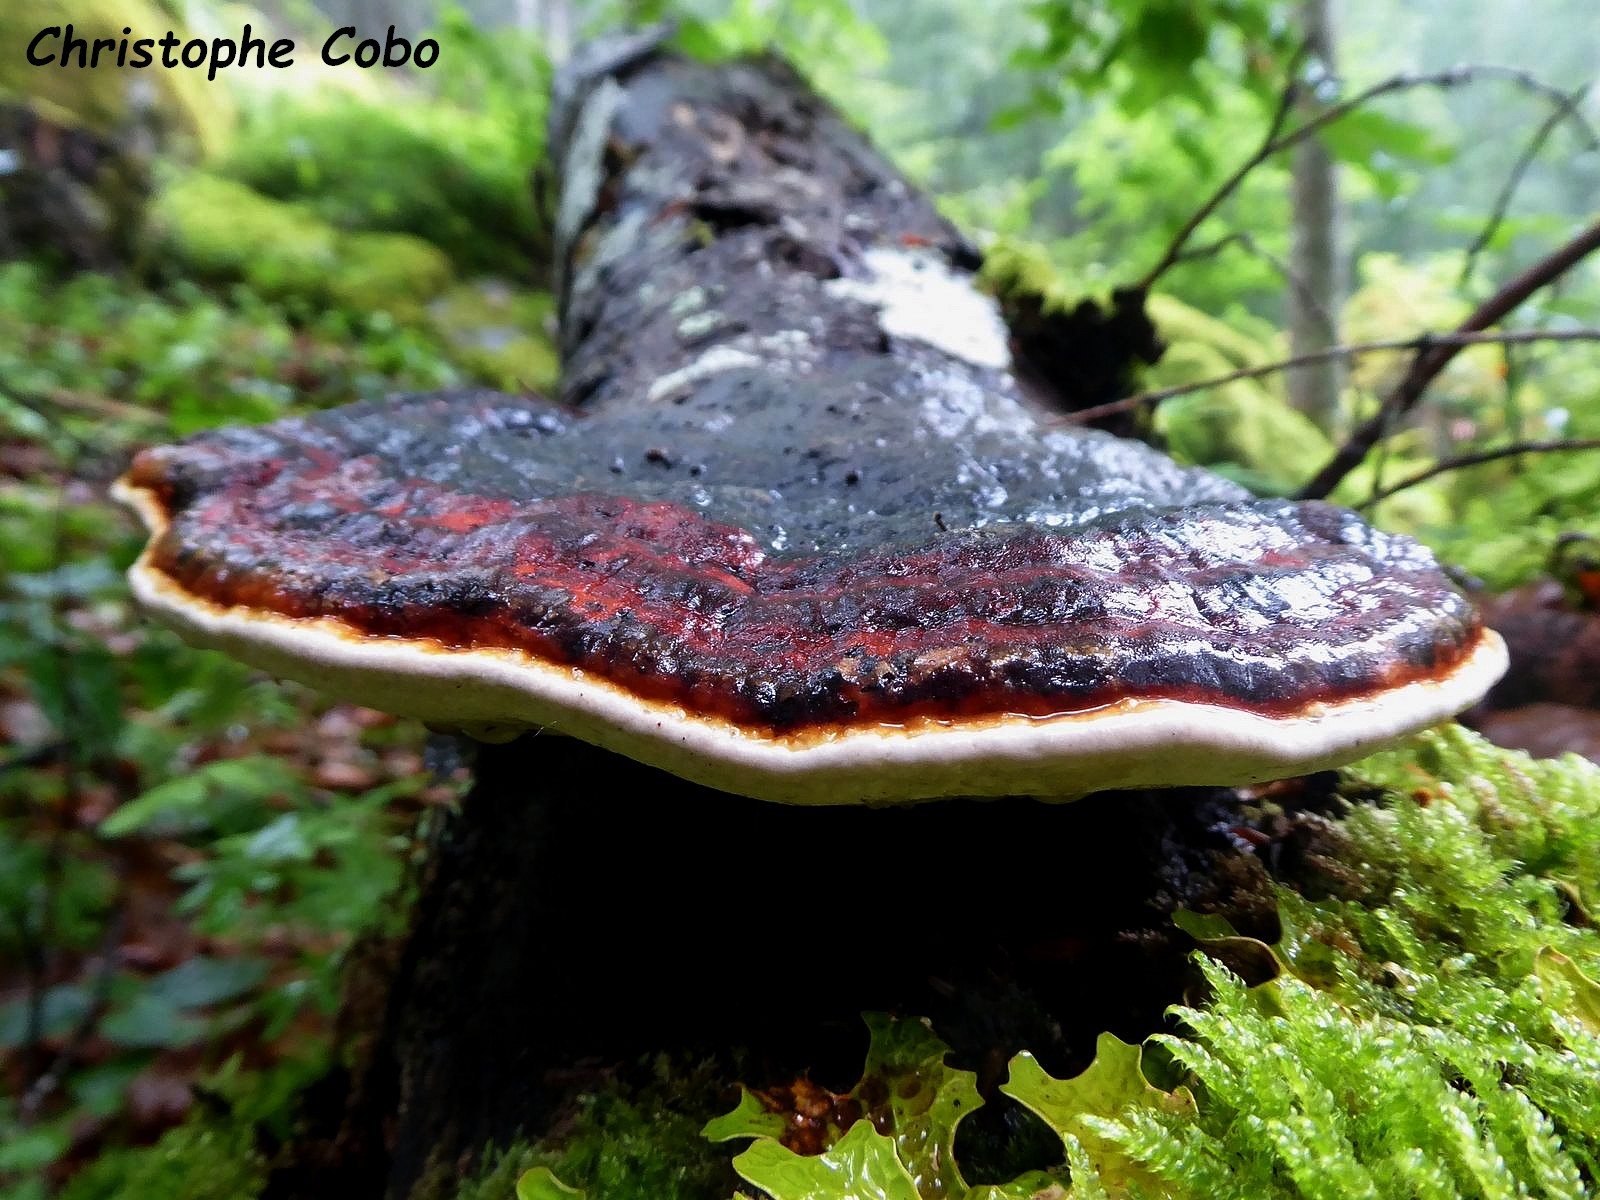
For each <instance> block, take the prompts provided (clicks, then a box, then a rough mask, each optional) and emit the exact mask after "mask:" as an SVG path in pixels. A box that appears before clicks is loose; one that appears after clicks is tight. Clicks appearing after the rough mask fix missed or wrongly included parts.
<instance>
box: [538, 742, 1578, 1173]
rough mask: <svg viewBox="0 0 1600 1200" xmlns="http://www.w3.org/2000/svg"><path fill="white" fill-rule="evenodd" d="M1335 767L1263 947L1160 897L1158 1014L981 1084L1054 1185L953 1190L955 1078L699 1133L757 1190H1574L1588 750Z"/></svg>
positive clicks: (1455, 749) (928, 1062) (932, 1072)
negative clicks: (738, 1149) (1161, 1007)
mask: <svg viewBox="0 0 1600 1200" xmlns="http://www.w3.org/2000/svg"><path fill="white" fill-rule="evenodd" d="M1342 786H1343V790H1344V793H1345V795H1346V796H1348V797H1349V798H1350V800H1351V801H1352V803H1351V806H1350V807H1349V809H1348V811H1346V812H1345V813H1344V814H1343V815H1342V816H1340V817H1338V818H1337V819H1333V820H1329V821H1327V823H1326V826H1325V828H1324V829H1323V830H1322V836H1321V837H1320V839H1319V841H1318V850H1317V853H1318V854H1319V855H1321V856H1323V861H1322V862H1321V864H1320V865H1321V869H1320V870H1317V871H1315V872H1313V871H1309V870H1306V871H1302V875H1301V877H1302V878H1303V879H1304V880H1305V881H1306V883H1307V884H1308V886H1307V888H1306V891H1305V892H1304V893H1302V892H1301V891H1297V890H1295V889H1293V888H1291V887H1288V886H1285V885H1282V884H1280V885H1277V891H1278V901H1279V912H1280V916H1281V919H1282V924H1283V936H1282V939H1281V940H1280V942H1279V943H1278V944H1277V945H1276V946H1273V947H1268V946H1265V945H1262V944H1261V943H1256V942H1250V941H1249V939H1244V938H1240V937H1239V936H1238V935H1237V934H1235V933H1234V932H1233V931H1232V929H1230V928H1229V927H1228V925H1227V923H1226V921H1224V920H1222V919H1221V918H1218V917H1215V916H1211V917H1199V916H1195V915H1194V914H1187V915H1186V916H1184V917H1183V919H1182V921H1181V923H1182V925H1183V927H1184V928H1185V929H1186V930H1189V931H1191V932H1192V933H1193V934H1194V935H1195V936H1196V937H1197V938H1198V939H1199V940H1200V944H1201V946H1202V948H1203V950H1204V951H1205V953H1202V954H1201V955H1199V956H1198V957H1197V965H1198V967H1199V974H1200V976H1201V977H1202V978H1201V979H1200V980H1199V981H1198V982H1199V984H1200V986H1199V987H1197V988H1196V989H1195V992H1194V997H1195V998H1194V999H1193V1000H1192V1001H1190V1002H1189V1003H1186V1004H1183V1005H1179V1006H1176V1007H1175V1008H1174V1009H1173V1010H1172V1015H1173V1017H1174V1019H1175V1024H1176V1027H1177V1028H1178V1030H1179V1031H1180V1032H1179V1033H1176V1034H1172V1035H1158V1036H1156V1037H1153V1038H1151V1039H1149V1040H1148V1041H1146V1043H1145V1044H1144V1045H1143V1047H1136V1046H1131V1045H1127V1044H1124V1043H1122V1042H1119V1041H1117V1039H1115V1038H1110V1037H1105V1038H1102V1040H1101V1044H1100V1053H1099V1055H1098V1056H1097V1058H1096V1059H1095V1061H1094V1063H1093V1064H1092V1065H1091V1066H1090V1067H1089V1069H1088V1070H1086V1071H1085V1072H1083V1073H1082V1074H1081V1075H1079V1076H1077V1077H1075V1078H1073V1079H1067V1080H1060V1079H1052V1078H1051V1077H1050V1076H1048V1075H1047V1074H1046V1073H1045V1072H1044V1071H1043V1070H1042V1069H1041V1068H1040V1066H1039V1065H1038V1063H1037V1062H1035V1061H1034V1060H1033V1059H1032V1058H1031V1057H1030V1056H1028V1055H1026V1054H1024V1055H1019V1056H1018V1057H1017V1058H1016V1059H1014V1060H1013V1061H1012V1063H1011V1064H1010V1073H1009V1079H1008V1081H1007V1083H1006V1084H1005V1085H1004V1087H1003V1090H1004V1091H1005V1092H1006V1093H1007V1094H1008V1095H1010V1096H1011V1097H1012V1098H1013V1099H1015V1100H1016V1101H1017V1102H1018V1103H1020V1104H1022V1105H1023V1106H1025V1107H1026V1108H1028V1109H1029V1110H1031V1111H1032V1112H1033V1113H1034V1114H1035V1115H1036V1116H1037V1117H1038V1118H1039V1119H1040V1120H1042V1121H1043V1122H1044V1123H1045V1124H1046V1125H1047V1126H1048V1127H1049V1128H1050V1129H1052V1130H1054V1131H1055V1133H1056V1134H1057V1135H1058V1136H1059V1137H1060V1139H1061V1143H1062V1148H1063V1152H1064V1155H1065V1158H1066V1162H1067V1167H1068V1169H1069V1171H1070V1172H1071V1175H1072V1187H1071V1190H1070V1193H1063V1192H1062V1191H1061V1190H1060V1188H1059V1187H1058V1186H1057V1185H1056V1184H1055V1183H1053V1182H1052V1181H1050V1180H1049V1179H1048V1178H1045V1177H1042V1176H1033V1177H1026V1176H1024V1177H1020V1178H1018V1179H1016V1180H1014V1181H1013V1182H1011V1183H1009V1184H1005V1185H1000V1186H998V1187H994V1188H977V1189H973V1190H972V1191H970V1192H968V1191H967V1190H966V1189H965V1187H964V1185H963V1184H962V1182H961V1175H960V1172H959V1164H957V1165H954V1166H952V1165H951V1164H950V1163H949V1162H948V1161H947V1160H948V1153H947V1148H948V1147H950V1146H952V1145H953V1144H954V1143H953V1140H952V1135H953V1129H954V1126H955V1124H956V1122H958V1121H959V1120H960V1114H961V1113H964V1112H968V1111H971V1107H972V1103H971V1101H972V1099H973V1097H972V1096H966V1097H964V1102H963V1104H962V1105H961V1106H960V1107H959V1109H958V1108H957V1107H956V1106H954V1105H953V1104H952V1105H945V1106H943V1107H941V1105H940V1104H939V1103H937V1102H934V1103H922V1102H918V1103H917V1112H918V1113H919V1114H920V1117H919V1121H921V1122H922V1124H920V1125H918V1126H917V1127H916V1128H915V1130H914V1132H915V1134H916V1136H915V1137H914V1138H913V1139H912V1140H911V1141H910V1142H906V1141H904V1140H902V1139H900V1138H899V1137H898V1134H899V1133H900V1132H901V1126H900V1121H899V1115H898V1114H890V1115H889V1116H888V1117H887V1118H886V1119H884V1120H879V1119H877V1118H876V1117H875V1118H874V1120H873V1121H871V1122H870V1123H869V1122H861V1123H860V1124H859V1125H858V1126H856V1127H854V1128H852V1129H851V1130H850V1132H849V1134H847V1135H845V1136H844V1137H843V1138H840V1137H837V1136H835V1137H834V1138H833V1139H832V1140H830V1141H829V1142H828V1143H827V1146H828V1154H826V1155H824V1156H823V1157H821V1158H815V1157H814V1158H801V1157H799V1156H797V1155H795V1154H793V1153H792V1152H790V1151H788V1150H786V1149H784V1148H783V1147H782V1146H781V1145H780V1144H779V1143H778V1142H777V1141H775V1140H774V1135H773V1134H772V1133H771V1132H770V1131H767V1130H766V1127H765V1125H764V1124H763V1122H765V1121H766V1120H767V1119H768V1118H769V1117H770V1114H769V1113H766V1112H765V1111H764V1110H763V1109H762V1107H761V1106H760V1105H758V1104H752V1103H749V1102H747V1103H745V1104H743V1105H741V1106H740V1108H739V1109H737V1110H735V1112H734V1113H732V1114H729V1115H728V1116H727V1117H725V1118H723V1119H722V1120H721V1121H718V1122H716V1123H714V1125H713V1127H712V1129H711V1130H709V1131H708V1132H710V1133H713V1134H715V1135H717V1136H723V1135H726V1134H728V1132H729V1130H730V1128H731V1129H733V1130H736V1131H738V1132H741V1133H742V1134H743V1135H744V1136H747V1137H753V1138H754V1139H755V1141H754V1142H753V1143H752V1146H751V1149H750V1150H747V1151H746V1152H745V1154H744V1155H742V1156H741V1157H740V1159H739V1160H737V1165H738V1168H739V1170H740V1172H741V1174H743V1175H744V1176H745V1177H746V1179H748V1180H750V1181H751V1182H754V1183H756V1184H758V1185H759V1186H760V1187H762V1188H763V1189H764V1190H765V1191H766V1192H767V1193H769V1194H770V1195H772V1196H774V1197H777V1198H778V1200H848V1198H850V1197H853V1196H858V1195H873V1196H881V1197H898V1198H903V1200H913V1198H917V1200H930V1198H931V1197H933V1196H936V1195H937V1196H943V1197H947V1198H961V1200H1021V1198H1023V1197H1027V1198H1030V1200H1036V1198H1039V1197H1046V1196H1048V1197H1053V1198H1054V1200H1063V1197H1064V1196H1070V1197H1072V1198H1074V1200H1091V1198H1104V1200H1131V1198H1133V1197H1143V1198H1146V1200H1155V1198H1158V1197H1159V1198H1166V1200H1202V1198H1204V1200H1213V1198H1220V1200H1278V1198H1282V1200H1300V1198H1316V1200H1359V1198H1367V1200H1389V1198H1391V1197H1401V1196H1405V1197H1413V1196H1415V1197H1438V1198H1441V1200H1444V1198H1466V1197H1479V1198H1483V1200H1489V1198H1500V1197H1505V1198H1507V1200H1510V1198H1512V1197H1534V1196H1539V1197H1562V1198H1565V1200H1582V1198H1584V1197H1589V1196H1593V1195H1594V1194H1595V1192H1596V1186H1597V1184H1600V1087H1597V1086H1596V1084H1595V1081H1596V1080H1597V1079H1600V983H1597V982H1596V979H1597V978H1600V932H1597V930H1596V929H1595V928H1594V927H1593V925H1592V924H1591V922H1590V920H1589V917H1588V914H1589V913H1590V912H1591V911H1592V910H1593V906H1594V904H1595V903H1596V902H1597V901H1600V895H1597V891H1600V885H1597V883H1596V880H1597V879H1600V768H1597V767H1595V766H1594V765H1592V764H1589V763H1587V762H1585V761H1583V760H1581V759H1578V758H1576V757H1575V756H1569V757H1567V758H1565V759H1562V760H1549V761H1538V760H1534V759H1531V758H1529V757H1528V756H1527V755H1524V754H1520V753H1517V752H1514V751H1506V750H1501V749H1498V748H1497V747H1495V746H1493V745H1491V744H1489V743H1488V742H1486V741H1484V740H1483V739H1481V738H1479V737H1477V736H1476V735H1474V734H1472V733H1469V732H1467V731H1466V730H1464V729H1461V728H1460V727H1457V726H1448V727H1444V728H1441V729H1438V730H1434V731H1432V732H1429V733H1425V734H1423V735H1420V736H1418V737H1416V738H1413V739H1411V740H1410V741H1408V742H1406V743H1403V744H1401V745H1400V746H1397V747H1395V748H1394V749H1392V750H1389V751H1386V752H1384V753H1382V754H1378V755H1375V756H1373V757H1372V758H1369V759H1367V760H1366V761H1364V762H1362V763H1358V764H1356V765H1355V766H1353V767H1351V768H1349V769H1348V770H1346V771H1345V772H1344V776H1343V784H1342ZM1312 883H1314V884H1315V886H1314V887H1312V886H1309V885H1310V884H1312ZM1242 943H1249V946H1250V948H1251V949H1252V953H1251V956H1250V957H1251V958H1252V959H1254V960H1256V961H1258V962H1261V963H1265V964H1267V966H1268V973H1269V974H1270V973H1273V972H1274V971H1275V975H1274V977H1272V978H1270V979H1268V980H1267V981H1266V982H1264V983H1261V984H1259V985H1257V986H1253V987H1252V986H1247V985H1246V984H1245V982H1244V981H1243V980H1241V979H1240V978H1239V977H1238V976H1237V975H1235V974H1233V973H1232V972H1231V971H1230V970H1229V969H1228V968H1227V967H1226V966H1224V965H1223V963H1222V961H1214V960H1213V959H1212V958H1211V957H1208V955H1209V954H1212V953H1214V954H1216V955H1217V956H1218V958H1219V959H1226V958H1230V957H1232V956H1236V955H1238V954H1239V952H1240V950H1241V944H1242ZM1235 961H1237V959H1235ZM879 1033H881V1031H880V1030H876V1029H875V1038H876V1037H877V1035H878V1034H879ZM871 1061H872V1060H871V1057H870V1056H869V1068H870V1065H871ZM904 1064H905V1066H907V1067H908V1068H909V1069H910V1070H911V1072H912V1076H913V1078H907V1079H904V1080H901V1081H900V1083H899V1084H896V1085H895V1086H892V1087H891V1088H890V1089H888V1092H889V1094H892V1095H896V1096H900V1097H905V1098H912V1099H915V1098H916V1097H920V1096H931V1097H934V1098H935V1101H937V1098H938V1097H939V1096H940V1095H941V1094H943V1092H942V1091H941V1089H944V1088H946V1086H947V1085H948V1083H949V1082H950V1080H951V1079H952V1077H953V1076H955V1075H959V1074H960V1073H959V1072H952V1070H951V1068H949V1067H948V1066H947V1065H946V1064H944V1062H943V1055H942V1053H920V1052H919V1053H918V1054H916V1055H912V1056H904ZM1154 1079H1159V1080H1160V1081H1161V1084H1162V1086H1159V1087H1158V1086H1154V1085H1153V1083H1152V1080H1154ZM901 1084H903V1085H904V1086H901ZM961 1091H962V1089H961V1088H956V1089H955V1090H951V1091H949V1093H948V1094H949V1095H951V1096H952V1097H954V1096H957V1095H960V1094H961ZM868 1124H870V1125H872V1126H876V1129H867V1130H864V1131H861V1130H862V1126H866V1125H868ZM858 1131H859V1132H858ZM886 1132H887V1133H888V1134H890V1135H894V1136H884V1134H885V1133H886ZM852 1138H853V1139H854V1140H852ZM935 1148H938V1151H939V1153H938V1154H937V1155H936V1156H935V1157H934V1158H933V1159H927V1160H926V1161H925V1159H926V1156H927V1155H928V1154H929V1153H930V1151H932V1150H933V1149H935ZM758 1152H759V1153H758ZM830 1156H831V1157H830ZM930 1161H937V1162H939V1163H941V1164H943V1166H944V1167H945V1172H944V1173H940V1172H935V1171H933V1170H931V1169H927V1164H928V1162H930ZM558 1174H559V1172H558ZM601 1194H604V1193H601Z"/></svg>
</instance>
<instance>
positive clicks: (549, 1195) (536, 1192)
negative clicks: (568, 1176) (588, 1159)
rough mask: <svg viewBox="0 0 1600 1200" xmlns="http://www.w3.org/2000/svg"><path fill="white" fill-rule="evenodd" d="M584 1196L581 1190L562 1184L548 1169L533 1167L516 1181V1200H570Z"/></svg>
mask: <svg viewBox="0 0 1600 1200" xmlns="http://www.w3.org/2000/svg"><path fill="white" fill-rule="evenodd" d="M584 1194H585V1193H584V1192H583V1190H582V1189H581V1188H574V1187H568V1186H567V1185H566V1184H564V1183H562V1182H561V1180H559V1179H557V1178H556V1177H555V1173H554V1172H553V1171H551V1170H550V1168H549V1167H534V1168H533V1169H532V1170H530V1171H526V1172H524V1173H523V1175H522V1178H520V1179H518V1180H517V1200H572V1197H573V1196H578V1197H582V1196H583V1195H584Z"/></svg>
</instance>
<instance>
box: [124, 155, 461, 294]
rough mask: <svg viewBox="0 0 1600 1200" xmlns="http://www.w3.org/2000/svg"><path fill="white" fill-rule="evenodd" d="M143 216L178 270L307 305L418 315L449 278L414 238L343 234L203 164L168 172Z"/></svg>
mask: <svg viewBox="0 0 1600 1200" xmlns="http://www.w3.org/2000/svg"><path fill="white" fill-rule="evenodd" d="M147 220H148V229H149V233H148V240H149V241H150V243H151V245H152V249H153V250H154V251H155V253H156V254H157V255H159V256H161V257H163V258H165V259H168V260H169V265H172V266H176V267H178V268H180V272H179V273H182V274H187V275H191V276H193V277H195V278H197V279H201V280H205V281H208V282H212V283H233V282H243V283H244V284H246V285H247V286H248V287H249V288H250V289H251V290H252V291H254V292H255V293H256V294H258V295H261V296H265V297H268V298H270V299H277V300H297V301H300V302H302V303H304V304H307V305H309V306H311V307H313V308H320V307H324V306H331V307H335V308H343V309H345V310H347V311H350V312H358V313H368V312H383V311H388V312H393V313H396V314H398V315H401V316H403V317H410V318H417V317H420V316H421V314H422V304H423V303H424V302H425V301H427V300H428V299H429V298H431V297H432V296H434V295H436V294H438V293H439V292H441V291H443V290H444V289H445V288H446V287H447V286H448V285H449V283H450V260H449V259H448V258H447V257H446V256H445V255H444V253H443V252H442V251H441V250H439V248H438V247H436V246H434V245H432V244H431V243H429V242H426V241H424V240H423V239H421V238H417V237H411V236H408V235H406V234H397V233H349V234H346V233H341V232H340V231H338V230H336V229H334V228H333V227H332V226H331V225H329V224H327V223H326V222H325V221H322V220H320V219H319V218H318V217H317V216H316V215H315V214H314V213H313V212H312V211H311V210H310V209H308V208H306V207H305V206H303V205H297V204H288V203H285V202H283V201H281V200H274V199H271V198H269V197H267V196H263V195H261V194H260V193H258V192H255V191H252V190H251V189H250V188H248V187H245V186H244V185H243V184H240V183H235V182H234V181H233V180H231V179H223V178H221V177H220V176H217V175H209V174H206V173H204V172H192V173H187V174H182V175H179V176H177V177H176V178H174V179H172V180H171V181H169V183H168V184H167V186H166V187H164V188H163V189H162V190H161V191H160V193H159V194H158V195H157V197H156V199H155V200H154V202H153V203H152V205H151V209H150V213H149V216H148V218H147Z"/></svg>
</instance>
